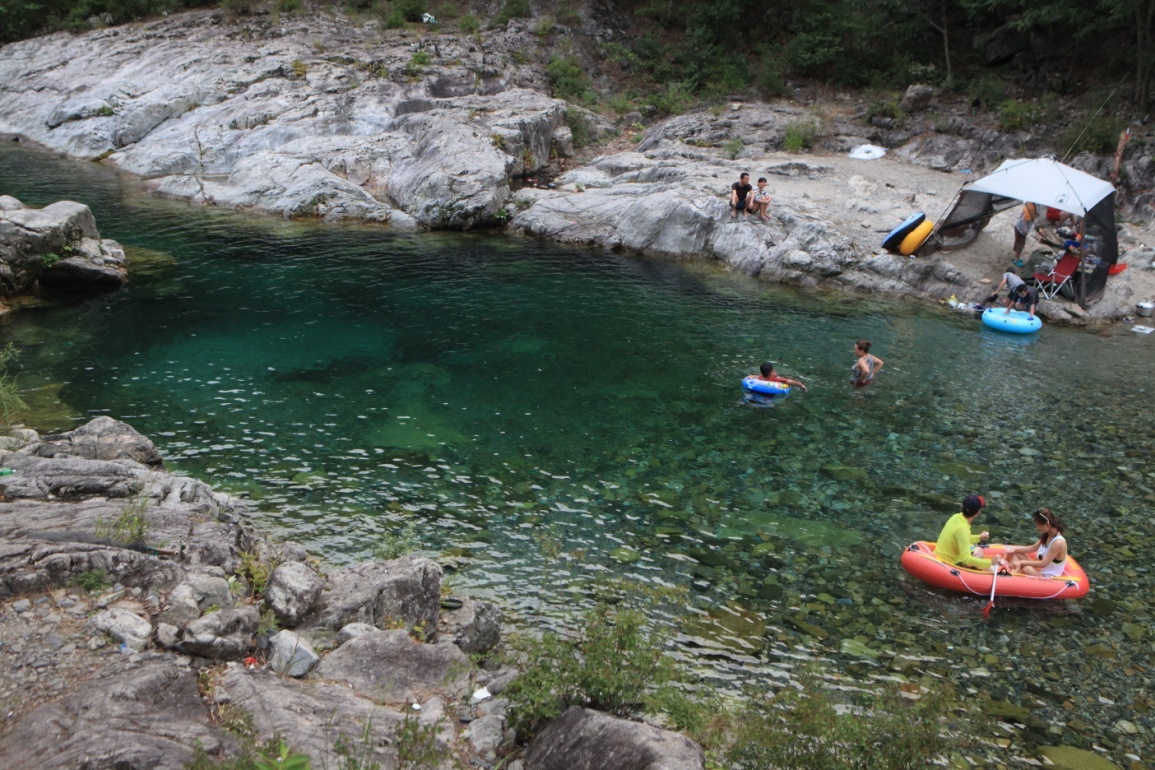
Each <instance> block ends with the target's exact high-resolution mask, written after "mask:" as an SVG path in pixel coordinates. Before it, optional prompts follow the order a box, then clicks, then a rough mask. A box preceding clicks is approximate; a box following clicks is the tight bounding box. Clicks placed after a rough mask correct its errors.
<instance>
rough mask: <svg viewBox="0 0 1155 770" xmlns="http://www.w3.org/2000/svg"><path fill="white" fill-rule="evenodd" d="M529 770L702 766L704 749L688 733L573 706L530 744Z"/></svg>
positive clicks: (697, 769)
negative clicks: (686, 734) (662, 728)
mask: <svg viewBox="0 0 1155 770" xmlns="http://www.w3.org/2000/svg"><path fill="white" fill-rule="evenodd" d="M525 767H526V770H600V769H601V768H607V767H612V768H614V770H704V768H705V767H706V757H705V753H704V752H703V751H702V747H701V746H699V745H698V744H696V743H694V742H693V741H691V740H690V739H689V738H687V737H686V736H684V735H680V734H678V733H672V732H668V731H666V730H659V729H658V728H656V727H652V726H650V725H644V724H641V723H639V722H630V721H628V720H625V719H618V718H616V717H611V716H608V715H606V714H602V713H600V712H597V711H591V710H590V709H583V708H578V707H576V706H575V707H573V708H571V709H569V710H568V711H566V712H565V713H564V714H562V715H561V716H560V717H558V718H557V719H555V720H554V721H553V722H552V723H551V724H550V725H549V726H548V727H546V728H545V730H543V731H542V732H541V733H539V734H538V735H537V736H536V737H535V738H534V739H533V741H532V742H531V743H530V744H529V749H528V750H527V751H526V754H525Z"/></svg>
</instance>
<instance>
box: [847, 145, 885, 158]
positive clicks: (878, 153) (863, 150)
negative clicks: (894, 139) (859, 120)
mask: <svg viewBox="0 0 1155 770" xmlns="http://www.w3.org/2000/svg"><path fill="white" fill-rule="evenodd" d="M885 154H886V148H885V147H879V146H878V145H877V144H860V145H858V146H857V147H855V148H854V149H853V150H851V151H850V157H851V158H854V159H855V160H878V159H879V158H881V157H882V156H883V155H885Z"/></svg>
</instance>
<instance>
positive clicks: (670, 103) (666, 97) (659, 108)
mask: <svg viewBox="0 0 1155 770" xmlns="http://www.w3.org/2000/svg"><path fill="white" fill-rule="evenodd" d="M695 90H696V84H695V83H694V82H693V81H685V80H679V81H675V82H672V83H667V84H666V88H665V89H664V90H658V91H655V92H654V93H652V94H650V95H649V97H648V98H647V101H648V102H649V106H650V107H651V108H652V109H653V110H654V112H656V113H657V114H658V115H676V114H678V113H681V112H685V111H686V109H687V108H688V107H689V106H690V105H691V104H692V103H693V101H694V91H695Z"/></svg>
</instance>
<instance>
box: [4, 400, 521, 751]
mask: <svg viewBox="0 0 1155 770" xmlns="http://www.w3.org/2000/svg"><path fill="white" fill-rule="evenodd" d="M15 438H16V439H17V449H16V450H15V451H10V450H0V465H3V466H5V467H9V468H13V469H14V470H15V473H14V474H12V475H9V476H0V493H2V494H3V496H4V497H3V499H4V502H0V599H3V598H6V597H8V596H10V595H11V594H24V595H25V596H24V597H20V598H17V599H15V600H13V601H11V602H10V604H11V608H8V607H6V606H4V604H0V665H3V666H4V670H5V671H9V670H11V671H12V672H13V674H12V677H11V679H10V680H7V681H6V684H5V686H4V687H3V688H2V692H0V695H2V696H3V698H4V700H5V707H6V709H8V710H9V711H10V712H11V713H9V714H8V716H7V718H6V722H5V729H4V731H3V732H2V733H0V767H5V768H7V767H13V768H16V767H21V768H22V767H36V768H38V770H70V769H71V768H75V767H133V768H137V767H139V768H144V767H148V768H173V770H176V769H177V768H183V767H185V766H186V765H187V764H188V762H189V760H190V759H192V756H193V749H194V746H196V745H197V744H198V743H199V744H200V745H201V746H203V748H204V749H205V750H207V751H209V752H212V753H214V754H221V755H222V756H226V757H227V756H230V755H233V754H235V752H236V750H237V748H238V747H237V742H236V740H235V738H233V737H231V736H230V735H228V734H227V733H224V732H222V731H220V730H219V729H218V728H217V727H216V726H215V724H214V719H213V717H212V715H211V714H210V708H209V707H210V706H211V707H213V708H214V709H221V708H223V707H224V706H225V705H226V704H227V705H228V707H229V708H230V709H235V711H234V712H233V713H235V714H244V715H248V716H250V717H252V721H253V725H254V727H255V731H256V733H255V736H256V738H257V739H258V740H262V741H263V740H265V739H268V738H270V737H272V736H274V735H276V734H280V735H282V736H285V737H286V739H287V740H288V741H289V744H290V745H291V746H292V748H293V749H294V750H295V751H300V752H304V753H306V754H308V755H310V756H311V757H312V759H313V761H314V766H336V765H337V763H338V761H337V757H336V756H335V754H334V750H335V747H336V746H337V745H338V744H339V742H341V741H344V742H345V744H346V745H349V746H354V747H357V750H358V751H362V750H363V751H365V752H368V753H367V754H366V755H365V756H366V758H371V759H372V761H375V762H378V763H380V764H381V765H382V766H384V767H392V766H394V765H396V763H397V752H396V750H395V749H394V748H393V743H394V741H395V739H396V735H397V730H398V728H399V726H401V725H402V724H404V720H406V719H412V720H416V721H417V723H418V724H420V725H422V726H425V727H429V728H435V730H434V732H435V733H436V735H437V736H438V737H437V739H436V740H437V744H438V747H439V750H440V751H442V752H444V753H445V755H446V756H448V754H449V752H451V751H454V752H456V751H459V750H464V752H465V754H466V755H472V754H476V753H477V752H483V753H485V755H486V756H490V755H492V753H493V751H494V742H495V741H498V740H500V737H499V736H500V735H501V734H502V732H501V730H500V729H499V728H500V726H501V725H500V719H501V714H500V713H497V711H496V702H495V704H494V709H495V711H494V713H485V714H480V713H479V716H482V717H485V718H489V722H484V723H482V724H481V725H480V726H479V728H478V729H477V730H476V731H475V733H471V740H470V741H466V740H464V739H459V737H458V730H459V729H460V728H459V727H458V723H457V722H456V720H453V719H449V720H448V721H445V720H444V719H443V717H445V716H446V715H447V714H449V713H450V708H451V706H450V704H452V703H454V702H456V701H460V700H461V698H462V697H463V696H464V695H465V694H466V693H467V692H468V691H469V682H470V678H471V676H473V675H476V676H478V677H479V678H480V677H481V674H480V673H479V672H474V671H473V670H472V666H471V664H470V662H469V659H468V658H467V657H466V655H465V654H464V653H463V652H462V651H461V650H460V649H459V648H458V647H457V646H456V645H454V644H453V643H452V642H451V641H449V640H444V641H445V643H440V644H423V643H420V642H418V641H414V640H413V639H412V638H410V636H409V634H408V633H407V632H406V631H403V630H396V631H382V630H380V629H378V628H376V627H375V626H370V625H361V626H358V625H356V624H353V625H346V626H343V627H342V629H341V634H340V636H339V637H338V640H339V641H343V644H342V645H341V647H339V648H338V649H336V650H334V651H333V652H331V653H330V654H329V656H328V657H327V659H326V660H325V661H324V662H323V663H322V664H321V667H320V668H321V670H320V671H317V672H316V674H315V675H313V676H309V672H310V670H311V669H314V667H315V666H316V665H317V662H318V659H319V657H320V656H319V655H318V654H317V652H316V651H315V650H314V649H313V648H312V646H311V644H310V643H309V641H308V640H307V639H306V638H304V637H303V636H298V635H297V634H296V633H294V632H293V631H289V630H282V631H280V632H279V633H277V634H275V635H273V636H272V637H271V638H270V639H269V648H268V649H269V656H270V660H269V669H267V670H262V669H260V667H259V665H258V667H257V668H256V669H253V670H250V669H249V668H245V667H241V666H240V665H238V664H236V663H228V664H219V663H218V664H215V665H209V666H208V667H207V669H208V671H210V672H211V674H209V675H208V676H207V677H206V678H205V679H204V680H203V681H202V682H201V684H207V685H211V686H207V687H205V689H204V691H203V692H202V691H198V679H197V675H196V673H195V672H194V671H193V670H192V668H191V666H190V660H189V656H193V655H195V656H203V657H208V658H215V659H217V660H237V659H240V658H242V657H244V656H246V655H248V654H249V652H250V650H251V649H252V648H253V644H254V641H255V638H254V637H255V635H256V632H257V630H258V624H259V621H260V614H259V611H258V607H257V605H255V604H252V603H246V602H248V601H249V597H246V596H244V595H243V594H242V595H240V596H237V595H235V593H234V592H235V591H238V590H240V591H243V590H244V589H245V583H244V581H243V580H239V579H238V580H230V579H229V578H231V577H234V576H237V575H240V574H241V572H242V560H241V558H240V555H241V552H244V555H245V559H246V562H247V561H251V560H252V559H261V558H268V559H275V558H286V559H288V558H304V552H303V550H302V549H300V548H299V547H296V546H293V545H292V544H287V545H282V546H273V545H272V544H270V543H268V542H266V541H264V540H263V539H262V538H260V537H259V536H258V535H257V534H256V533H255V532H253V531H252V530H251V529H250V528H249V527H248V526H246V525H245V524H244V514H245V509H244V507H243V505H242V504H241V503H240V502H239V501H236V500H234V499H232V498H230V497H228V496H227V495H223V494H217V493H214V492H213V491H212V490H211V489H209V488H208V487H206V486H205V485H204V484H201V483H200V482H197V481H195V480H193V479H188V478H180V477H174V476H171V475H169V474H168V473H166V472H165V471H164V470H163V469H162V468H159V467H156V468H150V467H147V466H145V465H143V464H141V462H139V461H138V460H145V461H147V460H150V459H151V458H153V457H154V456H155V454H154V453H155V449H154V448H153V446H152V444H151V443H150V442H148V440H147V439H145V438H144V437H143V436H140V435H139V434H137V433H136V432H135V431H133V430H132V429H131V428H130V427H128V426H127V425H124V424H123V423H118V422H116V421H113V420H108V419H106V418H103V419H100V420H94V421H93V422H91V423H89V424H88V425H86V426H84V427H82V428H80V429H78V430H76V431H71V432H69V433H65V434H60V435H58V436H49V437H45V438H43V439H41V438H40V437H39V436H37V435H36V434H35V432H28V433H23V434H21V435H20V436H16V437H15ZM24 441H27V442H29V443H26V444H24V445H23V446H18V444H20V443H21V442H24ZM134 458H135V459H134ZM126 511H127V512H130V513H132V514H133V515H134V516H135V515H140V516H143V519H144V526H143V530H142V533H141V535H140V537H141V540H140V541H139V542H133V543H124V542H118V541H117V540H116V539H114V538H111V537H103V536H101V537H98V536H96V531H97V530H98V529H101V527H100V526H98V523H101V522H103V526H104V527H105V528H108V525H109V524H110V523H114V522H116V521H117V520H118V519H119V517H120V516H122V515H123V514H124V513H125V512H126ZM33 527H34V529H33ZM113 529H115V528H113ZM158 544H163V547H161V546H160V545H158ZM262 554H263V556H262ZM273 563H275V562H273ZM99 571H103V572H104V575H103V576H102V579H103V581H105V582H106V583H109V584H112V583H114V584H115V585H112V586H111V588H108V590H106V591H105V592H104V593H103V594H101V595H99V596H90V595H88V594H87V593H85V592H84V591H83V589H80V588H78V587H77V586H75V585H73V583H74V581H75V580H76V577H77V576H78V575H79V574H80V573H82V572H84V573H95V572H99ZM271 575H272V576H274V577H271V579H270V581H269V586H267V588H268V589H270V590H272V588H274V587H278V586H279V588H278V589H277V590H282V589H283V590H285V591H286V595H285V596H284V597H282V598H280V599H277V598H276V597H273V599H272V601H271V602H270V603H272V604H275V605H276V606H280V607H281V608H282V611H283V612H284V613H285V614H286V616H293V615H297V616H298V618H299V619H301V620H304V621H305V622H306V624H307V623H309V622H310V620H311V618H310V615H309V607H310V606H311V605H312V604H313V600H312V599H310V597H316V596H317V595H318V594H320V593H322V590H321V589H322V587H321V581H320V578H319V577H317V575H316V574H315V573H313V572H312V570H311V569H310V568H309V566H308V565H307V564H305V563H303V562H300V561H286V562H283V563H282V564H281V565H280V566H279V567H277V568H276V569H273V570H272V573H271ZM334 576H335V582H329V583H327V584H325V586H324V589H323V593H324V594H325V595H326V596H327V597H328V598H329V600H330V601H329V603H328V605H327V611H328V612H329V617H330V619H333V618H335V617H337V616H338V615H341V614H350V615H358V614H361V615H364V616H365V617H369V618H372V619H374V620H375V621H378V622H383V623H384V622H387V623H390V624H396V623H401V624H403V625H406V624H407V625H410V626H414V627H416V626H421V627H424V628H426V629H428V630H427V631H426V632H425V633H426V634H428V635H432V634H433V633H435V631H436V630H437V628H438V602H439V598H440V579H441V571H440V569H439V568H438V567H437V566H436V565H435V564H433V563H432V562H429V561H427V560H424V559H410V558H405V559H398V560H396V561H393V562H371V563H369V564H368V565H366V566H365V569H364V570H357V569H356V568H348V569H346V570H337V571H336V572H335V573H334ZM92 577H93V575H91V574H90V575H89V576H88V578H89V579H91V578H92ZM359 581H364V584H363V585H360V584H359ZM353 587H358V588H360V589H363V590H362V592H361V593H360V594H358V596H357V597H355V599H354V600H353V601H351V602H348V603H346V602H343V601H337V600H336V599H337V597H339V596H341V595H342V594H344V593H346V592H348V591H349V590H351V588H353ZM298 589H300V590H298ZM37 594H39V595H37ZM345 598H347V597H345ZM49 606H51V607H52V608H53V611H51V612H50V611H48V609H47V608H48V607H49ZM41 608H43V609H41ZM493 616H494V613H492V612H488V614H487V615H486V617H488V618H490V619H492V618H493ZM323 625H324V624H322V626H323ZM154 627H155V634H154ZM358 634H359V635H358ZM26 637H27V638H30V639H33V638H34V639H35V640H37V641H36V642H35V643H34V645H32V646H33V647H35V649H26V647H28V645H25V644H23V643H18V644H9V643H8V641H9V640H12V639H17V640H22V639H24V638H26ZM346 639H347V640H346ZM110 640H111V644H110ZM118 643H122V644H123V647H122V648H121V649H120V652H124V653H126V654H125V655H120V654H116V651H117V646H118ZM41 648H42V649H41ZM278 673H280V674H283V675H284V676H286V677H306V676H308V677H309V678H308V679H306V680H305V681H299V680H297V679H293V678H281V677H280V676H278V675H277V674H278ZM61 693H64V694H65V697H62V698H59V700H53V699H56V698H58V697H59V695H60V694H61ZM46 701H50V702H47V703H46V704H45V705H41V704H42V703H45V702H46ZM389 701H392V702H395V703H397V704H398V705H401V704H404V705H403V706H401V709H398V710H393V709H390V708H385V707H382V706H381V705H380V702H389ZM410 703H412V704H421V705H422V708H421V709H420V710H419V711H418V710H413V709H412V708H411V707H410V705H409V704H410ZM206 704H208V705H206ZM490 717H496V718H490ZM439 720H441V721H439ZM491 723H492V724H491ZM486 726H489V727H490V728H492V729H489V730H488V731H482V730H481V728H482V727H486ZM134 732H137V733H139V734H135V735H134V734H133V733H134Z"/></svg>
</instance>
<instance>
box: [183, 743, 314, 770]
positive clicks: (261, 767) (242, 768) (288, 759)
mask: <svg viewBox="0 0 1155 770" xmlns="http://www.w3.org/2000/svg"><path fill="white" fill-rule="evenodd" d="M311 767H312V762H311V761H310V759H309V756H308V755H307V754H297V753H295V752H293V751H292V750H291V749H290V748H289V747H288V745H287V744H286V743H285V742H284V741H283V740H281V737H280V736H279V735H277V736H274V737H272V738H270V739H269V740H267V741H265V742H264V743H257V742H256V741H255V740H254V739H253V738H252V737H251V736H247V737H243V739H242V746H241V752H240V754H239V755H237V756H235V757H231V758H219V757H214V756H213V755H212V754H209V753H208V752H207V751H205V750H204V749H203V748H202V747H201V746H199V745H198V746H197V747H196V749H195V752H194V754H193V758H192V759H191V760H190V761H189V763H188V764H187V765H185V770H311Z"/></svg>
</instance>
